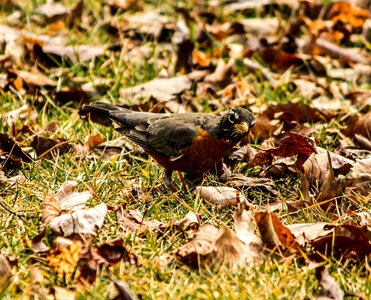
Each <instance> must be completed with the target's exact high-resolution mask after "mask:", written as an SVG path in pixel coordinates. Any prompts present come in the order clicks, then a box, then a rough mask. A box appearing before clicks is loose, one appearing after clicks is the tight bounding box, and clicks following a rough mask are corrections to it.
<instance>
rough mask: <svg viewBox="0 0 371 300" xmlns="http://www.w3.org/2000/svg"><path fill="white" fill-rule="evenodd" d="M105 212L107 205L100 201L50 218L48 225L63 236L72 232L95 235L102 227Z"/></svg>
mask: <svg viewBox="0 0 371 300" xmlns="http://www.w3.org/2000/svg"><path fill="white" fill-rule="evenodd" d="M106 213H107V205H106V204H105V203H101V204H98V205H97V206H95V207H91V208H86V209H84V210H75V211H73V212H72V213H70V214H61V215H60V216H58V217H55V218H54V219H52V220H51V221H50V222H49V224H48V226H49V227H50V228H51V229H52V230H53V231H55V232H57V233H59V234H61V235H63V236H69V235H72V234H74V233H76V234H91V235H95V234H96V231H97V229H99V228H100V227H102V225H103V222H104V219H105V217H106Z"/></svg>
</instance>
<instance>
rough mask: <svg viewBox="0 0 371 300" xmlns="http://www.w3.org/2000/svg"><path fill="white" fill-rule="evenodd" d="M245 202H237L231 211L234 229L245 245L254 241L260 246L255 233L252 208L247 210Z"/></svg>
mask: <svg viewBox="0 0 371 300" xmlns="http://www.w3.org/2000/svg"><path fill="white" fill-rule="evenodd" d="M247 208H248V207H247V206H246V204H245V203H239V204H238V205H237V207H236V209H235V211H234V213H233V219H234V230H235V232H236V235H237V236H238V238H239V239H240V240H241V241H242V242H244V243H245V244H246V245H249V244H250V243H255V244H256V245H260V246H262V242H261V240H260V239H259V238H258V237H257V236H256V234H255V227H256V223H255V219H254V214H255V212H254V211H253V210H250V211H249V210H247Z"/></svg>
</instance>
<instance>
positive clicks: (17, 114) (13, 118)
mask: <svg viewBox="0 0 371 300" xmlns="http://www.w3.org/2000/svg"><path fill="white" fill-rule="evenodd" d="M18 121H19V122H21V124H22V125H28V126H34V125H35V124H38V113H37V111H36V110H35V109H34V108H33V107H32V106H30V105H29V104H25V105H23V106H21V107H20V108H18V109H15V110H12V111H9V112H7V113H5V114H4V118H3V123H6V124H7V125H8V126H9V127H10V128H14V127H15V125H16V124H17V122H18Z"/></svg>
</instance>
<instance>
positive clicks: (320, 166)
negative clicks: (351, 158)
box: [301, 152, 349, 208]
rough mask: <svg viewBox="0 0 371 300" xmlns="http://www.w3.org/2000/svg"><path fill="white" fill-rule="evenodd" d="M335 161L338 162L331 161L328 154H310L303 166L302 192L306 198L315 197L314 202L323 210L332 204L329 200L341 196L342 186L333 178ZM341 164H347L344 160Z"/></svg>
mask: <svg viewBox="0 0 371 300" xmlns="http://www.w3.org/2000/svg"><path fill="white" fill-rule="evenodd" d="M337 161H338V162H339V160H332V159H331V155H330V153H329V152H327V153H324V152H322V153H316V154H312V155H311V156H310V157H309V158H308V160H307V161H306V162H305V163H304V164H303V170H304V176H302V178H301V179H302V180H301V181H302V192H303V194H304V195H306V196H308V195H309V196H310V197H315V199H316V202H318V203H319V204H320V205H321V206H322V207H323V208H328V207H329V205H331V204H333V203H332V201H331V200H334V199H336V198H337V197H339V196H341V195H342V186H341V183H340V181H338V180H337V179H336V178H335V173H334V167H333V164H334V163H335V164H336V162H337ZM341 163H342V162H341V161H340V164H341ZM343 163H344V164H349V163H348V162H347V161H345V158H344V162H343ZM305 181H306V182H305ZM306 200H311V199H306Z"/></svg>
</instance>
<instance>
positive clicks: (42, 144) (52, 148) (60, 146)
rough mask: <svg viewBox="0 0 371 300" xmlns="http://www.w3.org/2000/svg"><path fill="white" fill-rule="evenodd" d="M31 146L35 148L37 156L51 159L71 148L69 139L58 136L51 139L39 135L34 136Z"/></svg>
mask: <svg viewBox="0 0 371 300" xmlns="http://www.w3.org/2000/svg"><path fill="white" fill-rule="evenodd" d="M31 147H32V148H34V149H35V151H36V155H37V156H38V157H45V158H49V159H52V158H53V157H55V156H59V155H63V154H66V153H68V152H69V151H71V150H72V149H73V146H72V145H71V144H70V142H69V141H67V140H65V139H61V138H58V139H57V140H52V139H49V138H44V137H41V136H35V137H34V138H33V140H32V142H31Z"/></svg>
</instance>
